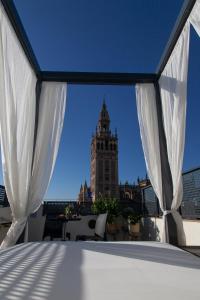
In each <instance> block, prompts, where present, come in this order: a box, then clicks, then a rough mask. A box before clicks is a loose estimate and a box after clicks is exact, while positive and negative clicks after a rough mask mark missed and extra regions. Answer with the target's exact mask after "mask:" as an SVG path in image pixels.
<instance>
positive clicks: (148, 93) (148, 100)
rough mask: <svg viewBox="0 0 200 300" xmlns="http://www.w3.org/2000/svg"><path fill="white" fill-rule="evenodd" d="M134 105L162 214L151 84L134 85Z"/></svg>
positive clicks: (159, 167)
mask: <svg viewBox="0 0 200 300" xmlns="http://www.w3.org/2000/svg"><path fill="white" fill-rule="evenodd" d="M136 104H137V114H138V121H139V127H140V136H141V140H142V147H143V152H144V158H145V163H146V168H147V172H148V175H149V179H150V181H151V184H152V187H153V189H154V191H155V194H156V196H157V198H158V200H159V204H160V208H161V210H162V212H163V213H164V211H165V206H164V203H163V193H162V174H161V159H160V142H159V131H158V119H157V106H156V95H155V88H154V85H153V84H151V83H148V84H137V85H136ZM163 227H164V229H163V236H162V242H168V234H167V227H166V222H164V223H163Z"/></svg>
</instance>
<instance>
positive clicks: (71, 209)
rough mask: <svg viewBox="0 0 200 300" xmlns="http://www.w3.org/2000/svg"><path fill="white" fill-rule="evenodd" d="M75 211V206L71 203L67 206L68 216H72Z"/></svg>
mask: <svg viewBox="0 0 200 300" xmlns="http://www.w3.org/2000/svg"><path fill="white" fill-rule="evenodd" d="M73 213H74V207H73V206H72V205H71V204H68V205H67V206H66V207H65V215H66V216H70V215H72V214H73Z"/></svg>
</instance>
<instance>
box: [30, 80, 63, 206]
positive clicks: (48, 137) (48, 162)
mask: <svg viewBox="0 0 200 300" xmlns="http://www.w3.org/2000/svg"><path fill="white" fill-rule="evenodd" d="M65 103H66V83H64V84H63V83H54V82H43V83H42V90H41V97H40V107H39V122H38V134H37V142H36V148H35V156H34V162H33V172H32V177H31V184H30V192H29V200H30V201H29V203H28V207H27V208H28V211H29V212H33V211H35V210H37V209H38V208H39V206H40V205H41V201H42V199H43V197H44V194H45V192H46V190H47V187H48V184H49V181H50V179H51V176H52V173H53V169H54V165H55V162H56V157H57V153H58V147H59V143H60V137H61V133H62V128H63V122H64V114H65Z"/></svg>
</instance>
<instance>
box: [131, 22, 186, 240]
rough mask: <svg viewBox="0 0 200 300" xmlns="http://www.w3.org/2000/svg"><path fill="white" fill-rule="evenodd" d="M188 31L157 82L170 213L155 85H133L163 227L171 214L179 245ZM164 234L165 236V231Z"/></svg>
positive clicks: (181, 36) (180, 234)
mask: <svg viewBox="0 0 200 300" xmlns="http://www.w3.org/2000/svg"><path fill="white" fill-rule="evenodd" d="M189 29H190V28H189V22H187V23H186V25H185V27H184V29H183V32H182V34H181V35H180V37H179V40H178V42H177V44H176V46H175V49H174V51H173V53H172V54H171V57H170V58H169V61H168V63H167V65H166V67H165V69H164V71H163V73H162V75H161V78H160V80H159V85H160V92H161V102H162V110H163V122H164V130H165V135H166V142H167V154H168V160H169V165H170V170H171V174H172V181H173V199H172V205H171V210H169V211H165V210H164V207H165V206H164V203H163V196H162V177H161V163H160V149H159V134H158V121H157V110H156V98H155V91H154V86H153V84H139V85H137V86H136V99H137V100H136V101H137V111H138V119H139V126H140V134H141V139H142V145H143V151H144V156H145V161H146V167H147V171H148V174H149V178H150V181H151V183H152V186H153V188H154V191H155V193H156V195H157V197H158V199H159V203H160V207H161V210H162V211H163V218H164V226H165V224H166V222H165V218H166V215H167V214H169V213H171V214H172V215H173V217H174V220H175V222H176V225H177V231H178V243H179V244H184V243H185V235H184V231H183V225H182V218H181V216H180V214H179V213H178V212H177V209H178V208H179V206H180V204H181V201H182V196H183V187H182V163H183V154H184V142H185V121H186V95H187V71H188V52H189V50H188V49H189ZM163 232H164V233H166V228H165V230H164V231H163ZM163 241H164V242H168V237H167V234H166V235H164V236H163Z"/></svg>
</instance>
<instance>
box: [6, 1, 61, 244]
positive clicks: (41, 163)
mask: <svg viewBox="0 0 200 300" xmlns="http://www.w3.org/2000/svg"><path fill="white" fill-rule="evenodd" d="M0 74H1V77H0V107H1V110H0V134H1V151H2V165H3V176H4V183H5V187H6V192H7V195H8V199H9V203H10V206H11V211H12V218H13V220H12V225H11V227H10V229H9V231H8V233H7V236H6V237H5V239H4V241H3V242H2V244H1V249H4V248H6V247H8V246H11V245H14V244H15V243H16V241H17V239H18V238H19V236H20V234H21V233H22V231H23V229H24V227H25V225H26V222H27V217H28V216H29V214H30V213H32V212H34V211H35V210H37V209H38V207H39V206H40V204H41V201H42V198H43V196H44V193H45V191H46V189H47V186H48V183H49V181H50V178H51V175H52V171H53V167H54V164H55V160H56V156H57V151H58V146H59V141H60V135H61V131H62V125H63V118H64V112H65V99H66V84H61V83H43V84H42V89H41V96H40V106H39V122H38V135H37V140H36V147H35V155H34V160H33V143H34V128H35V103H36V95H35V87H36V77H35V75H34V72H33V71H32V69H31V67H30V65H29V63H28V61H27V59H26V56H25V55H24V52H23V50H22V48H21V45H20V44H19V42H18V39H17V38H16V36H15V33H14V31H13V29H12V26H11V25H10V23H9V21H8V19H7V16H6V14H5V12H4V9H3V7H2V5H1V4H0ZM32 162H33V169H32Z"/></svg>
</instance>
